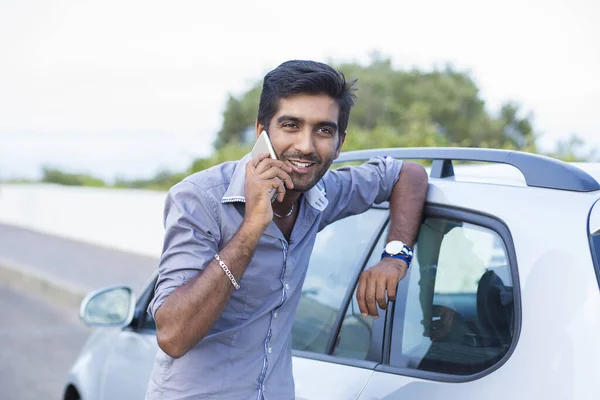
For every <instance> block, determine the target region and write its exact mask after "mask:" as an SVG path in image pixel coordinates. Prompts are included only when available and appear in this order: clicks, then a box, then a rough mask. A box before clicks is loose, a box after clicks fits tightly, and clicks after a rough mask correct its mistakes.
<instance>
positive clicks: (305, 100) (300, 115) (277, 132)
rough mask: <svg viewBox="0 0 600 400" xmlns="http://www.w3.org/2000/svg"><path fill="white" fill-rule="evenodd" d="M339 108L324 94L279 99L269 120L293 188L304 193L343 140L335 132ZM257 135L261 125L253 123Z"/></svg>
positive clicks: (319, 174)
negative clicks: (288, 168)
mask: <svg viewBox="0 0 600 400" xmlns="http://www.w3.org/2000/svg"><path fill="white" fill-rule="evenodd" d="M339 112H340V107H339V105H338V104H337V103H336V101H335V100H334V99H332V98H331V97H329V96H327V95H305V94H301V95H297V96H293V97H290V98H287V99H281V100H280V101H279V109H278V110H277V113H275V115H274V116H273V118H272V119H271V121H270V123H269V130H268V133H269V137H270V139H271V142H272V143H273V148H274V149H275V153H277V157H278V158H279V159H280V160H282V161H285V162H286V163H288V164H290V165H291V166H292V168H293V171H292V172H291V173H290V176H291V178H292V181H293V182H294V190H295V191H299V192H306V191H307V190H309V189H310V188H312V187H313V186H314V185H315V184H316V183H317V182H318V181H319V179H321V178H322V177H323V175H324V174H325V172H327V170H328V169H329V167H330V166H331V163H332V162H333V160H335V159H336V158H337V157H338V156H339V154H340V150H341V147H342V144H343V143H344V140H345V139H346V134H345V132H342V134H340V133H339V132H338V116H339ZM256 128H257V129H256V130H257V135H258V134H260V132H262V131H263V129H265V128H264V126H262V124H260V123H257V126H256Z"/></svg>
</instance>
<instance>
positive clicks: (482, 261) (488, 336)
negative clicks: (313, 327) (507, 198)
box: [359, 189, 520, 400]
mask: <svg viewBox="0 0 600 400" xmlns="http://www.w3.org/2000/svg"><path fill="white" fill-rule="evenodd" d="M430 190H431V189H430ZM434 190H435V189H434ZM437 194H441V192H437ZM442 199H443V201H448V199H447V198H445V197H440V199H439V200H442ZM430 200H431V199H430ZM441 202H442V201H440V203H441ZM491 203H492V202H490V204H491ZM491 208H493V207H491ZM512 240H513V239H512V236H511V233H510V231H509V229H508V227H507V226H506V224H505V223H504V222H502V220H501V219H499V218H496V217H493V216H491V215H489V214H487V213H486V214H484V213H482V212H480V211H475V210H473V209H463V210H461V209H459V208H456V207H455V206H452V207H448V206H440V205H439V204H436V205H428V206H426V208H425V212H424V221H423V224H422V226H421V229H420V233H419V238H418V241H417V243H416V245H415V256H414V258H413V263H412V265H411V267H410V269H409V272H408V273H407V275H406V277H405V278H404V279H403V281H401V283H400V285H399V288H398V299H397V301H396V302H395V304H394V306H393V310H391V311H390V312H389V315H388V322H389V324H388V327H389V328H387V329H386V332H385V339H384V351H383V352H384V356H383V362H382V364H381V365H378V366H377V367H376V371H375V372H374V374H373V375H372V377H371V378H370V380H369V382H368V383H367V385H366V386H365V388H364V390H363V392H362V393H361V395H360V397H359V398H360V399H381V398H385V399H388V400H396V399H398V400H399V399H407V398H409V399H410V398H424V399H425V398H427V399H429V398H432V399H433V398H446V397H447V398H461V399H477V398H482V397H486V398H492V397H489V396H488V393H489V394H490V395H491V394H492V393H494V396H495V397H493V398H498V399H500V398H506V391H505V390H503V387H505V385H506V381H505V379H506V376H507V373H514V370H506V369H505V370H504V371H503V374H502V373H500V374H496V373H495V371H497V370H498V369H499V368H501V367H502V366H503V365H504V364H505V363H506V361H507V360H508V359H509V357H510V356H511V354H512V353H513V351H514V349H515V346H516V342H517V339H518V336H519V332H520V302H519V297H518V287H519V286H518V274H517V270H516V253H515V250H514V246H513V242H512ZM502 376H504V378H500V377H502ZM503 379H504V380H503ZM457 383H462V384H460V385H459V384H457Z"/></svg>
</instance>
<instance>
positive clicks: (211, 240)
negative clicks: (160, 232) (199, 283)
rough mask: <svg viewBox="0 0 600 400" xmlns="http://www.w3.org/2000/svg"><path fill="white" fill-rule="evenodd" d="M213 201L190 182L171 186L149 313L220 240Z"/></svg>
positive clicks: (205, 261) (189, 276)
mask: <svg viewBox="0 0 600 400" xmlns="http://www.w3.org/2000/svg"><path fill="white" fill-rule="evenodd" d="M217 204H218V203H217V202H216V201H215V200H214V198H212V196H210V195H209V194H208V193H206V192H205V191H204V190H203V189H202V188H200V187H198V186H197V185H195V184H194V183H191V182H187V181H182V182H180V183H178V184H177V185H175V186H173V187H172V188H171V189H170V190H169V193H168V194H167V198H166V200H165V210H164V225H165V238H164V244H163V252H162V256H161V258H160V264H159V267H158V280H157V282H156V287H155V290H154V298H153V299H152V301H151V302H150V304H149V305H148V313H150V314H151V315H152V316H154V315H155V314H156V311H157V310H158V309H159V308H160V306H161V305H162V304H163V302H164V301H165V299H166V298H167V296H169V294H170V293H171V292H173V291H174V290H175V289H177V288H178V287H179V286H181V285H183V284H184V283H186V282H188V281H189V280H191V279H192V278H194V277H196V276H197V275H198V274H199V273H200V272H201V271H202V270H203V269H204V268H206V266H207V265H208V264H209V263H210V261H211V260H212V258H213V257H214V255H215V253H216V252H217V251H218V246H219V241H220V229H219V226H220V223H219V208H218V207H217Z"/></svg>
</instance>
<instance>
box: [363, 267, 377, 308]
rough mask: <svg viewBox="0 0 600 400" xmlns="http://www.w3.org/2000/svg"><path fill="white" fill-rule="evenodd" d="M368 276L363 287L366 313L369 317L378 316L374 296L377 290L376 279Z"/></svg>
mask: <svg viewBox="0 0 600 400" xmlns="http://www.w3.org/2000/svg"><path fill="white" fill-rule="evenodd" d="M367 272H368V271H367ZM369 278H370V277H367V285H366V286H367V287H366V289H365V303H366V304H367V313H368V314H369V315H370V316H371V317H373V318H377V317H378V316H379V311H377V302H376V297H375V296H376V290H377V281H376V280H375V279H369Z"/></svg>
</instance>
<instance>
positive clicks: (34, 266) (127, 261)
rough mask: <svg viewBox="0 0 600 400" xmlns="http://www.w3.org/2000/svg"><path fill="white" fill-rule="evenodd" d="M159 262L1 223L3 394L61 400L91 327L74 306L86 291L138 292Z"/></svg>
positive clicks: (23, 399)
mask: <svg viewBox="0 0 600 400" xmlns="http://www.w3.org/2000/svg"><path fill="white" fill-rule="evenodd" d="M157 265H158V261H157V260H155V259H153V258H150V257H143V256H139V255H135V254H131V253H126V252H122V251H117V250H112V249H108V248H103V247H98V246H94V245H90V244H87V243H83V242H78V241H75V240H70V239H65V238H60V237H56V236H51V235H45V234H41V233H38V232H34V231H30V230H27V229H23V228H18V227H14V226H10V225H4V224H0V305H2V314H0V399H1V400H30V399H61V398H62V395H63V390H64V383H65V381H66V377H67V372H68V370H69V368H70V367H71V365H72V364H73V362H74V361H75V359H76V358H77V355H78V354H79V352H80V350H81V348H82V346H83V344H84V343H85V340H86V338H87V336H88V335H89V332H90V328H87V327H85V326H84V325H83V324H82V323H81V322H80V320H79V316H78V313H79V309H78V305H79V303H80V301H81V299H82V298H83V296H84V295H85V294H86V293H88V292H89V291H91V290H94V289H98V288H101V287H105V286H110V285H119V284H125V285H129V286H130V287H132V288H133V289H134V290H136V291H138V290H139V289H140V288H142V287H143V285H144V284H145V283H146V282H147V281H148V279H150V277H151V275H152V273H153V272H154V271H156V268H157Z"/></svg>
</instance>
